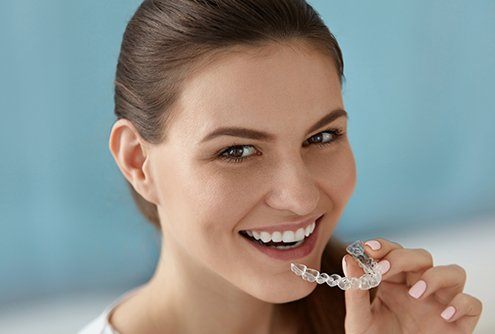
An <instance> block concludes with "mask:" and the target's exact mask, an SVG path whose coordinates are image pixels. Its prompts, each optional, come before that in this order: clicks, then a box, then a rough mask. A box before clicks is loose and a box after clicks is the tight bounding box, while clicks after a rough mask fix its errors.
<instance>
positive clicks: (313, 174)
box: [109, 41, 442, 334]
mask: <svg viewBox="0 0 495 334" xmlns="http://www.w3.org/2000/svg"><path fill="white" fill-rule="evenodd" d="M174 108H175V109H174V110H173V121H172V122H171V123H170V125H169V128H168V137H169V140H168V141H167V142H165V143H162V144H159V145H151V144H149V143H148V142H146V141H145V140H143V139H142V138H141V137H140V136H139V134H138V133H137V131H136V130H135V128H134V126H133V125H132V123H130V122H129V121H127V120H125V119H121V120H118V121H116V122H115V124H114V125H113V127H112V131H111V134H110V141H109V148H110V151H111V153H112V155H113V157H114V159H115V161H116V163H117V165H118V167H119V168H120V170H121V171H122V173H123V175H124V176H125V177H126V179H127V180H128V181H129V182H130V183H131V184H132V185H133V187H134V189H136V191H137V192H139V193H140V194H141V196H143V197H144V198H145V199H147V200H148V201H150V202H152V203H154V204H156V205H157V208H158V212H159V215H160V220H161V227H162V229H161V231H162V237H163V239H162V240H163V242H162V248H161V254H160V259H159V262H158V264H157V267H156V271H155V273H154V275H153V276H152V278H151V279H150V280H149V282H147V283H146V284H145V285H143V287H142V288H141V289H140V290H139V291H138V293H136V294H135V295H133V296H132V297H131V298H129V299H126V300H125V301H123V302H122V303H120V304H119V305H118V306H117V307H116V308H115V309H114V311H113V313H112V314H111V315H110V322H111V323H112V324H113V326H114V327H115V328H116V329H117V330H118V331H119V332H120V333H121V334H126V333H176V332H177V333H178V332H180V333H259V334H265V333H276V332H284V333H290V331H291V330H293V329H294V325H295V324H294V323H291V322H290V319H284V318H283V316H282V315H280V314H279V313H277V312H276V310H277V308H276V307H275V305H276V304H279V303H286V302H289V301H293V300H297V299H301V298H303V297H305V296H307V295H309V294H310V293H311V292H312V291H313V290H314V288H315V287H316V284H308V282H306V281H304V280H302V279H300V278H297V277H295V276H294V274H293V273H292V272H291V271H290V262H291V261H281V260H276V259H273V258H270V257H268V256H267V255H265V254H264V253H261V252H260V251H258V250H257V249H255V248H254V247H253V246H251V245H249V244H248V243H247V241H246V240H245V239H244V238H243V237H242V236H240V235H239V233H238V232H239V231H240V230H246V229H254V228H257V227H260V226H266V225H270V226H271V225H277V224H281V223H285V222H288V221H293V220H297V219H303V218H306V217H309V216H312V215H316V214H319V213H325V216H324V218H323V220H322V221H321V226H320V233H319V235H318V240H317V244H316V246H315V249H314V250H313V252H312V253H311V254H310V255H308V256H307V257H305V258H300V259H298V262H301V263H305V264H306V265H307V266H308V267H311V268H315V269H317V270H319V268H320V261H321V255H322V253H323V249H324V246H325V244H326V242H327V241H328V240H329V238H330V237H331V235H332V233H333V230H334V228H335V226H336V224H337V222H338V219H339V218H340V216H341V214H342V212H343V209H344V208H345V205H346V204H347V202H348V200H349V198H350V196H351V195H352V193H353V191H354V188H355V185H356V164H355V160H354V156H353V153H352V150H351V146H350V144H349V141H348V138H347V135H346V131H347V119H346V117H340V118H337V119H335V120H334V121H333V122H332V123H330V124H327V125H326V126H323V127H322V128H320V129H318V130H316V131H313V132H311V133H310V134H308V135H306V133H307V130H308V129H309V127H310V126H311V125H313V124H314V123H315V122H316V121H318V120H319V119H320V118H321V117H323V116H324V115H326V114H327V113H328V112H329V111H331V110H334V109H338V108H340V109H344V104H343V100H342V95H341V86H340V83H339V80H338V76H337V72H336V70H335V67H334V64H333V61H332V60H331V58H330V57H329V56H328V55H325V54H323V53H321V52H320V51H317V50H315V49H312V48H311V47H309V46H308V45H307V44H304V43H302V42H299V41H291V43H286V44H269V45H266V46H264V47H263V48H257V49H255V48H253V47H251V49H249V48H245V49H244V50H243V52H236V53H231V54H228V55H225V56H222V57H218V59H217V60H216V61H213V62H211V63H209V64H208V65H207V66H204V67H203V68H201V70H200V71H198V72H196V73H195V74H194V75H193V76H192V77H190V78H189V79H188V80H187V81H186V82H185V84H184V86H183V87H182V94H181V95H180V98H179V100H178V103H177V104H176V105H174ZM220 126H242V127H247V128H252V129H256V130H262V131H266V132H269V133H272V134H273V135H274V136H275V141H274V142H266V141H262V140H254V139H246V138H236V137H232V136H222V137H217V138H215V139H213V140H211V141H208V142H206V143H200V141H201V139H202V138H203V137H204V136H205V135H207V134H208V133H210V132H211V131H213V130H214V129H216V128H217V127H220ZM329 128H332V129H339V130H341V131H342V133H343V135H342V136H340V137H332V136H330V137H329V139H328V138H323V137H322V136H321V135H322V131H324V130H327V129H329ZM318 135H320V136H318ZM310 138H312V140H313V141H315V143H312V144H309V145H308V146H303V143H304V142H306V140H308V139H310ZM322 141H323V142H325V141H326V142H330V144H328V145H325V146H323V147H320V146H319V145H318V142H322ZM234 145H247V146H246V147H244V151H241V154H242V155H243V156H245V157H247V159H246V160H244V161H242V162H240V163H228V162H227V161H226V160H222V159H221V158H219V157H218V156H219V155H220V153H222V152H223V154H224V155H226V154H227V153H225V150H226V149H227V148H229V147H232V146H234ZM233 154H235V153H232V152H230V155H231V156H232V155H233ZM384 248H387V247H384ZM387 249H388V248H387ZM387 254H388V253H386V254H385V253H383V254H379V255H381V256H379V257H383V256H387ZM404 256H405V257H406V258H407V257H408V256H409V257H412V256H410V255H408V254H404ZM412 258H413V257H412ZM413 260H414V259H413ZM393 261H394V262H395V260H393ZM392 268H394V270H395V269H396V268H398V269H400V266H399V265H397V266H396V265H395V263H394V264H393V265H392ZM438 275H442V273H438ZM398 293H399V292H398ZM346 294H347V292H346ZM346 296H347V295H346ZM360 297H361V298H364V297H363V296H360ZM353 298H354V295H351V296H350V297H349V300H351V299H353ZM353 300H356V301H359V302H362V299H361V300H359V299H357V298H354V299H353ZM368 303H369V302H368ZM346 307H347V308H348V318H347V319H346V326H347V328H348V329H349V333H361V332H363V330H362V329H363V328H364V327H359V326H357V327H353V325H351V324H350V323H351V322H352V323H354V322H356V323H364V324H365V325H368V326H369V324H370V323H371V324H373V325H374V326H375V328H383V326H384V325H383V324H381V325H380V323H379V322H377V323H376V324H375V322H376V321H382V322H385V323H386V322H387V321H388V322H390V321H391V320H390V318H389V317H385V316H384V317H381V318H380V319H379V320H377V319H375V318H372V317H368V318H365V319H364V320H363V319H360V318H359V317H358V316H353V314H358V315H359V314H361V313H359V312H362V310H361V309H360V308H359V307H356V306H355V304H353V303H352V302H351V303H350V304H348V305H347V306H346ZM365 321H366V322H365ZM371 327H373V326H371ZM399 332H400V331H399ZM399 332H398V333H399Z"/></svg>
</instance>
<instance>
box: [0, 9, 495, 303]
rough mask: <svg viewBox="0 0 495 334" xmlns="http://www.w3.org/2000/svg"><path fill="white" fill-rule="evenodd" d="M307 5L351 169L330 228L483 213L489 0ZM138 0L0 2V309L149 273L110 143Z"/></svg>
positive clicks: (492, 165) (489, 143)
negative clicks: (329, 66) (332, 68)
mask: <svg viewBox="0 0 495 334" xmlns="http://www.w3.org/2000/svg"><path fill="white" fill-rule="evenodd" d="M311 3H312V4H313V5H314V6H315V8H316V9H317V10H318V11H319V12H320V13H321V15H322V17H323V18H324V20H325V22H326V23H327V25H328V26H329V28H330V30H331V31H332V32H333V33H334V34H335V35H336V37H337V39H338V41H339V43H340V45H341V48H342V50H343V54H344V62H345V74H346V77H347V82H346V84H345V86H344V91H343V93H344V100H345V105H346V109H347V110H348V112H349V115H350V118H349V137H350V141H351V145H352V147H353V151H354V154H355V157H356V162H357V167H358V183H357V187H356V191H355V193H354V195H353V197H352V198H351V200H350V202H349V204H348V206H347V208H346V211H345V213H344V215H343V217H342V219H341V221H340V224H339V227H338V233H339V234H340V235H341V236H342V237H344V238H353V237H355V236H356V237H365V236H374V235H386V233H387V231H391V230H396V229H405V230H410V231H415V230H418V229H424V228H431V227H432V226H431V225H432V223H433V222H435V223H436V224H440V225H442V224H443V225H445V226H447V225H448V224H455V223H459V222H462V221H463V220H464V219H468V218H469V217H475V216H478V215H485V214H490V213H495V200H494V199H495V149H494V144H495V132H494V130H493V129H494V126H495V102H494V87H495V79H494V78H495V2H493V1H489V0H486V1H459V0H456V1H452V0H443V1H435V2H431V1H425V0H422V1H408V2H405V1H392V0H388V1H380V2H378V1H369V2H364V1H360V2H351V1H324V0H320V1H312V2H311ZM138 4H139V1H128V0H126V1H123V0H119V1H109V0H107V1H96V0H85V1H66V0H45V1H35V0H26V1H3V2H2V3H1V4H0V45H1V48H2V50H1V52H0V57H1V58H0V59H1V62H0V73H1V75H0V92H1V99H0V110H1V126H0V130H1V131H0V136H1V137H0V139H1V143H2V144H1V151H0V153H1V157H2V163H1V164H0V173H1V174H0V175H1V178H2V181H1V187H0V210H1V215H0V220H1V221H0V223H1V225H0V305H4V306H5V307H8V305H9V303H11V302H15V301H20V300H23V299H34V298H42V297H45V296H54V295H61V294H65V293H68V292H73V291H86V290H90V289H92V290H94V289H101V290H105V289H109V288H115V287H118V286H121V287H130V286H133V285H136V284H138V283H139V282H143V281H144V280H146V279H147V278H148V277H149V275H151V273H152V271H153V267H154V264H155V261H156V259H157V252H158V245H159V239H158V237H157V236H156V235H155V234H154V231H153V228H152V227H151V226H150V225H149V224H147V223H146V222H145V221H144V218H142V217H141V216H140V215H139V214H138V211H137V209H136V208H135V207H134V204H133V202H132V199H131V196H130V193H129V191H128V190H127V187H126V185H125V184H124V181H123V180H124V179H123V176H122V174H121V173H120V170H119V169H118V168H117V166H116V165H115V162H114V161H113V158H112V156H111V154H110V152H109V150H108V136H109V133H110V132H109V131H110V128H111V125H112V123H113V120H114V116H113V79H114V74H115V66H116V61H117V57H118V52H119V48H120V43H121V38H122V34H123V32H124V28H125V25H126V23H127V21H128V20H129V19H130V17H131V15H132V14H133V12H134V10H135V9H136V8H137V5H138ZM473 228H475V226H474V227H473Z"/></svg>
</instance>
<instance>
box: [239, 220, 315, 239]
mask: <svg viewBox="0 0 495 334" xmlns="http://www.w3.org/2000/svg"><path fill="white" fill-rule="evenodd" d="M315 227H316V223H314V222H313V223H312V224H310V225H308V226H306V228H305V229H304V228H302V227H301V228H300V229H298V230H297V231H296V232H295V233H294V231H283V232H279V231H276V232H273V233H269V232H265V231H261V232H256V231H246V233H247V234H248V235H249V236H250V237H253V238H255V239H256V240H261V241H262V242H265V243H268V242H270V241H273V242H281V241H283V242H295V241H301V240H304V238H305V237H308V236H309V235H310V234H311V233H313V231H314V230H315Z"/></svg>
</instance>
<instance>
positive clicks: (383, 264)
mask: <svg viewBox="0 0 495 334" xmlns="http://www.w3.org/2000/svg"><path fill="white" fill-rule="evenodd" d="M378 268H380V272H381V273H382V275H383V274H385V273H386V272H387V271H389V270H390V262H389V261H388V260H382V261H380V262H378Z"/></svg>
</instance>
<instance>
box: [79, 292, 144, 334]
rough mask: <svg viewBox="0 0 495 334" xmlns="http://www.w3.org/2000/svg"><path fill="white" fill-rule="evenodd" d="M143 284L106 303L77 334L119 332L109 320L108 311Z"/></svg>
mask: <svg viewBox="0 0 495 334" xmlns="http://www.w3.org/2000/svg"><path fill="white" fill-rule="evenodd" d="M142 287H143V285H141V286H138V287H136V288H134V289H131V290H129V291H127V292H125V293H124V294H122V295H121V296H119V297H118V298H117V299H116V300H114V301H113V302H112V303H111V304H110V305H108V306H107V307H106V308H105V309H104V310H103V312H102V313H100V315H99V316H98V317H97V318H96V319H94V320H93V321H91V322H90V323H89V324H87V325H86V326H85V327H84V328H82V329H81V330H80V331H79V332H77V334H120V333H119V332H118V331H117V330H116V329H115V328H114V327H112V325H111V324H110V321H109V319H108V318H109V315H110V313H111V312H112V311H113V310H114V309H115V308H116V307H117V305H119V304H120V303H121V302H123V301H124V300H126V299H127V298H129V297H131V296H132V295H134V294H135V293H136V292H137V290H139V289H140V288H142Z"/></svg>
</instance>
